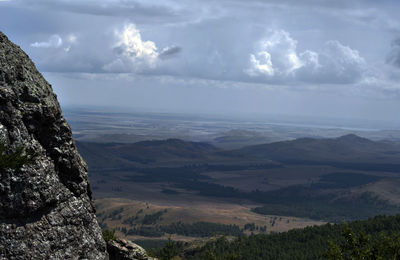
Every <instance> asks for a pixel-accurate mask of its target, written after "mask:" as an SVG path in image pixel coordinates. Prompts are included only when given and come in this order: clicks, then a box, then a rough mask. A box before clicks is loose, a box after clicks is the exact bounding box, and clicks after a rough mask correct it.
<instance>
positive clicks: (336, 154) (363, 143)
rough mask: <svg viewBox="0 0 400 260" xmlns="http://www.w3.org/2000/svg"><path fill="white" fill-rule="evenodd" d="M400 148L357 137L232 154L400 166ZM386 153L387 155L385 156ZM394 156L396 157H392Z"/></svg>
mask: <svg viewBox="0 0 400 260" xmlns="http://www.w3.org/2000/svg"><path fill="white" fill-rule="evenodd" d="M398 150H399V147H396V146H394V145H391V144H387V143H384V142H375V141H371V140H369V139H367V138H363V137H359V136H357V135H355V134H349V135H344V136H340V137H337V138H329V139H315V138H299V139H296V140H292V141H282V142H275V143H270V144H261V145H253V146H247V147H244V148H241V149H237V150H234V151H232V153H234V154H240V155H242V156H252V157H258V158H261V157H262V158H268V159H271V160H276V161H283V162H287V161H341V162H347V161H348V162H350V161H351V162H369V161H370V160H373V161H377V159H378V158H377V154H379V155H380V157H381V158H380V159H379V161H380V162H382V163H384V162H386V163H398V162H396V161H397V160H398V158H397V156H394V154H396V152H394V151H398ZM382 154H383V155H384V156H382ZM392 155H393V156H392Z"/></svg>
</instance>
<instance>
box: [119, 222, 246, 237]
mask: <svg viewBox="0 0 400 260" xmlns="http://www.w3.org/2000/svg"><path fill="white" fill-rule="evenodd" d="M118 230H120V231H121V232H122V233H124V234H125V235H139V236H144V237H161V236H163V235H165V234H177V235H182V236H191V237H210V236H214V235H227V236H240V235H243V231H242V230H241V229H240V227H239V226H237V225H226V224H219V223H212V222H204V221H202V222H194V223H191V224H188V223H182V222H176V223H172V224H169V225H160V226H158V225H157V226H143V225H141V226H138V227H134V228H130V229H127V228H125V227H123V228H118Z"/></svg>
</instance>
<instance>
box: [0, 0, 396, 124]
mask: <svg viewBox="0 0 400 260" xmlns="http://www.w3.org/2000/svg"><path fill="white" fill-rule="evenodd" d="M399 13H400V2H399V1H398V0H391V1H389V0H381V1H376V0H302V1H298V0H269V1H266V0H265V1H262V0H247V1H242V0H219V1H211V0H182V1H173V0H164V1H163V0H157V1H154V0H102V1H98V0H96V1H95V0H35V1H28V0H0V30H1V31H3V32H4V33H5V34H7V35H8V36H9V38H10V39H11V40H12V41H14V42H15V43H17V44H18V45H20V46H21V47H22V48H23V49H24V50H25V51H26V52H27V53H28V54H29V55H30V57H31V58H32V59H33V60H34V62H35V63H36V65H37V66H38V68H39V70H40V71H41V72H42V73H43V74H44V75H45V77H46V78H47V79H48V80H49V82H50V83H52V85H53V88H54V90H55V91H56V93H57V94H58V96H59V99H60V102H61V104H62V105H63V106H65V107H66V106H76V105H97V106H113V107H121V108H123V107H130V108H137V109H142V110H151V111H171V112H190V113H193V112H200V113H218V114H223V113H230V114H239V113H240V114H246V113H248V114H260V115H262V114H289V115H303V116H317V117H321V116H322V117H336V118H341V117H343V118H352V117H354V118H366V119H385V120H392V121H395V120H399V119H398V118H399V116H398V114H399V111H400V83H399V82H400V81H399V80H400V18H399V17H400V16H399V15H398V14H399Z"/></svg>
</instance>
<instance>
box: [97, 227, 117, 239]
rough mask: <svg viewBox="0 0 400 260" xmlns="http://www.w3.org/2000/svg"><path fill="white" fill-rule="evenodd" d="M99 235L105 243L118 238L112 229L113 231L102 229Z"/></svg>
mask: <svg viewBox="0 0 400 260" xmlns="http://www.w3.org/2000/svg"><path fill="white" fill-rule="evenodd" d="M101 233H102V234H103V239H104V241H106V242H108V241H110V240H114V239H117V238H118V237H117V236H116V235H115V229H113V230H109V229H103V230H102V231H101Z"/></svg>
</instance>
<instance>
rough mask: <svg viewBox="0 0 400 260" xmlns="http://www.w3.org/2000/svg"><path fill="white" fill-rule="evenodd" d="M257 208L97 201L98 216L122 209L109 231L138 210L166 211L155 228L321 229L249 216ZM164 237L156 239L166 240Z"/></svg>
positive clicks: (291, 220)
mask: <svg viewBox="0 0 400 260" xmlns="http://www.w3.org/2000/svg"><path fill="white" fill-rule="evenodd" d="M255 206H258V205H254V204H241V205H240V204H234V203H229V202H215V200H214V202H212V201H204V200H203V201H198V200H196V201H195V202H194V201H193V202H192V203H189V202H187V201H183V203H175V205H172V204H171V203H161V202H149V201H141V200H130V199H124V198H104V199H98V200H96V208H97V212H98V213H100V214H101V213H103V214H109V213H110V212H112V211H113V210H116V209H120V208H123V211H122V213H121V215H122V219H120V220H111V219H106V220H105V223H107V226H108V228H111V229H113V228H117V227H126V228H130V227H129V226H128V225H125V224H122V222H123V220H124V219H126V218H128V217H131V216H135V215H136V214H137V212H138V211H139V210H143V213H142V214H151V213H155V212H157V211H160V210H165V209H166V210H167V212H166V213H165V214H164V215H163V216H162V219H161V220H160V221H158V222H157V224H158V225H167V224H170V223H173V222H178V221H182V222H183V223H193V222H198V221H205V222H214V223H221V224H236V225H239V226H240V227H241V228H242V227H243V226H244V225H245V224H246V223H255V224H256V225H257V226H264V225H265V226H267V233H271V232H283V231H287V230H290V229H293V228H304V227H306V226H312V225H321V224H324V222H321V221H314V220H308V219H301V218H295V217H285V216H263V215H259V214H255V213H253V212H251V208H253V207H255ZM117 235H118V236H120V237H124V234H123V233H121V232H118V231H117ZM168 237H169V236H164V237H161V238H158V239H165V238H168ZM127 238H128V239H148V237H141V236H128V237H127ZM171 238H173V239H174V240H184V241H191V240H194V239H198V238H192V237H185V236H178V235H173V236H171Z"/></svg>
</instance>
